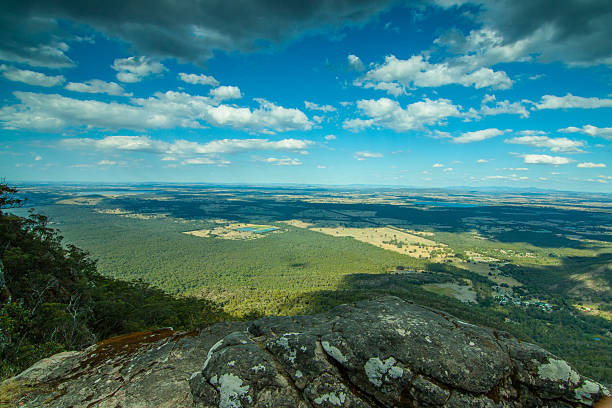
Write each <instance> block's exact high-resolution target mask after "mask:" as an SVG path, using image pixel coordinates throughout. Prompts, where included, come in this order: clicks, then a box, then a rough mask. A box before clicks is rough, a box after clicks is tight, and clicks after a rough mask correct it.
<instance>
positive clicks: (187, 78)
mask: <svg viewBox="0 0 612 408" xmlns="http://www.w3.org/2000/svg"><path fill="white" fill-rule="evenodd" d="M178 77H179V79H180V80H181V81H183V82H187V83H189V84H194V85H195V84H199V85H211V86H217V85H219V81H217V80H216V79H215V78H214V77H212V76H208V75H203V74H202V75H197V74H186V73H184V72H179V74H178Z"/></svg>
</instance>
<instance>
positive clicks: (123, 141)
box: [60, 136, 314, 165]
mask: <svg viewBox="0 0 612 408" xmlns="http://www.w3.org/2000/svg"><path fill="white" fill-rule="evenodd" d="M60 143H61V145H62V146H63V147H65V148H71V149H83V150H87V151H92V150H93V151H99V152H111V153H120V152H140V153H150V154H155V155H158V156H160V159H161V160H163V161H177V160H178V158H181V159H182V161H181V163H182V164H191V165H194V164H215V165H227V164H230V162H229V161H227V160H226V159H225V158H223V157H222V156H221V155H223V154H231V153H240V152H255V151H293V152H302V151H304V150H305V149H307V148H309V147H312V146H313V145H314V142H313V141H310V140H302V139H282V140H277V141H273V140H269V139H219V140H213V141H210V142H207V143H198V142H192V141H188V140H182V139H179V140H174V141H172V142H166V141H163V140H155V139H151V138H150V137H148V136H107V137H105V138H102V139H91V138H68V139H63V140H62V141H61V142H60ZM292 160H297V159H292ZM298 161H299V160H298ZM98 164H104V165H110V162H109V161H107V160H103V161H102V162H100V163H98ZM273 164H276V163H273ZM300 164H301V163H300Z"/></svg>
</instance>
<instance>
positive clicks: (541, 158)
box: [522, 154, 573, 166]
mask: <svg viewBox="0 0 612 408" xmlns="http://www.w3.org/2000/svg"><path fill="white" fill-rule="evenodd" d="M522 157H523V161H524V162H525V163H527V164H553V165H555V166H556V165H561V164H568V163H571V162H573V160H571V159H568V158H567V157H561V156H549V155H547V154H525V155H523V156H522Z"/></svg>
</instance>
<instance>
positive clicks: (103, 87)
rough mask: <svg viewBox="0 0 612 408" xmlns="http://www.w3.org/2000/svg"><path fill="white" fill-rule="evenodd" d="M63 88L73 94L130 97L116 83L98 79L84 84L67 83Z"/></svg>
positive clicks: (129, 94)
mask: <svg viewBox="0 0 612 408" xmlns="http://www.w3.org/2000/svg"><path fill="white" fill-rule="evenodd" d="M64 88H66V89H68V90H69V91H73V92H83V93H94V94H96V93H101V94H108V95H115V96H132V94H131V93H125V90H124V89H123V88H122V87H121V85H119V84H118V83H116V82H105V81H102V80H99V79H91V80H89V81H85V82H69V83H68V84H67V85H66V86H65V87H64Z"/></svg>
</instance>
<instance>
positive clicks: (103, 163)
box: [97, 160, 117, 166]
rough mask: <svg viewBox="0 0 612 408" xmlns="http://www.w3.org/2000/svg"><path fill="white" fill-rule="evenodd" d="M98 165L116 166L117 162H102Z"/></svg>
mask: <svg viewBox="0 0 612 408" xmlns="http://www.w3.org/2000/svg"><path fill="white" fill-rule="evenodd" d="M97 164H98V166H114V165H116V164H117V162H116V161H114V160H100V161H99V162H98V163H97Z"/></svg>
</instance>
